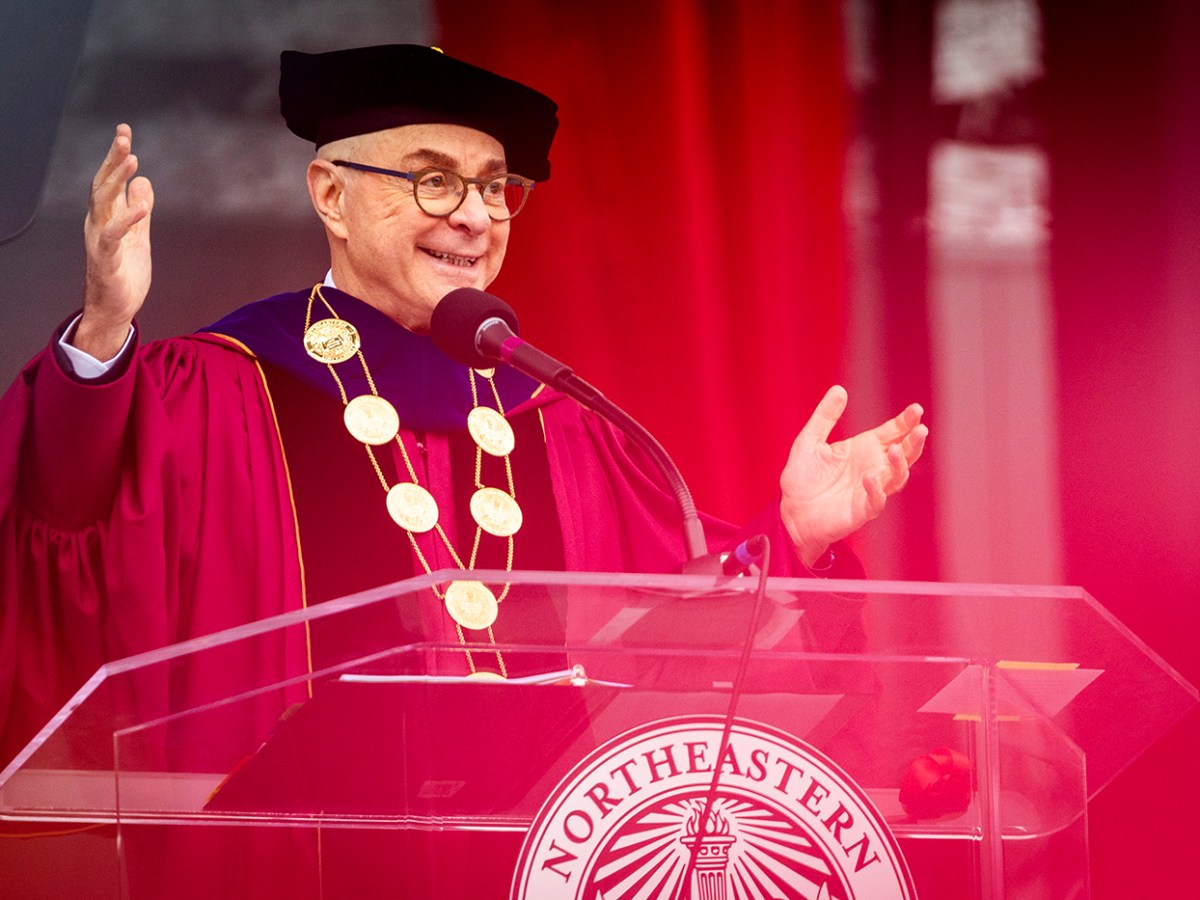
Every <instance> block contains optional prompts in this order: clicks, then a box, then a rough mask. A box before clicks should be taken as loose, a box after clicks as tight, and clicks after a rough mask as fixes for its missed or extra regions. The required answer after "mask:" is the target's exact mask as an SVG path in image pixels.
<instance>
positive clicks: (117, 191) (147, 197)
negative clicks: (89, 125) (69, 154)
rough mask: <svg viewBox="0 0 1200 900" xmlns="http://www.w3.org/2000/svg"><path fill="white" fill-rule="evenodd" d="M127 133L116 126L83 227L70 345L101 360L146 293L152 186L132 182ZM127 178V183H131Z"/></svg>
mask: <svg viewBox="0 0 1200 900" xmlns="http://www.w3.org/2000/svg"><path fill="white" fill-rule="evenodd" d="M137 167H138V160H137V157H136V156H134V155H133V130H132V129H131V128H130V127H129V126H128V125H124V124H122V125H118V126H117V132H116V135H115V136H114V137H113V142H112V146H111V147H109V149H108V155H107V156H105V157H104V162H103V163H101V165H100V169H99V171H97V172H96V177H95V178H94V179H93V180H92V195H91V200H90V202H89V204H88V214H87V218H86V219H85V220H84V223H83V242H84V247H85V248H86V250H87V273H86V277H85V280H84V293H83V317H82V318H81V319H80V321H79V327H78V328H76V330H75V335H74V337H73V338H72V339H71V343H72V344H73V345H74V346H76V347H78V348H79V349H80V350H83V351H84V352H85V353H88V354H90V355H92V356H94V357H95V358H96V359H98V360H101V361H102V362H106V361H108V360H110V359H112V358H113V357H114V356H116V355H117V353H118V352H120V349H121V346H122V345H123V344H124V343H125V339H126V337H127V336H128V334H129V324H130V323H131V322H132V321H133V317H134V316H135V315H137V312H138V310H139V309H141V308H142V303H143V302H144V301H145V299H146V294H147V293H148V292H149V290H150V212H151V210H153V208H154V188H153V187H151V185H150V180H149V179H148V178H145V177H138V178H134V175H135V174H136V173H137ZM131 179H132V180H131Z"/></svg>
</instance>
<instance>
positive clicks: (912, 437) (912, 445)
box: [900, 425, 929, 466]
mask: <svg viewBox="0 0 1200 900" xmlns="http://www.w3.org/2000/svg"><path fill="white" fill-rule="evenodd" d="M928 437H929V427H928V426H926V425H918V426H917V427H916V428H914V429H913V430H912V431H910V432H909V433H908V434H907V435H905V437H904V440H903V441H901V442H900V449H901V451H902V452H903V453H904V458H905V459H906V460H907V461H908V464H909V465H910V466H911V465H914V464H915V463H916V461H917V460H918V459H920V458H921V454H922V453H923V452H924V451H925V439H926V438H928Z"/></svg>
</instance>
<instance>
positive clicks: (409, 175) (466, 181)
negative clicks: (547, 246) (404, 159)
mask: <svg viewBox="0 0 1200 900" xmlns="http://www.w3.org/2000/svg"><path fill="white" fill-rule="evenodd" d="M330 162H331V163H333V165H335V166H342V167H343V168H346V169H354V170H355V171H358V172H373V173H375V174H376V175H391V176H393V177H395V178H403V179H405V180H406V181H408V182H409V183H410V184H411V185H412V189H413V200H415V201H416V204H417V208H418V209H419V210H421V212H423V213H425V215H427V216H432V217H433V218H435V219H446V218H449V217H450V216H452V215H454V214H455V213H456V212H458V210H459V209H461V208H462V205H463V204H464V203H466V202H467V191H468V190H469V189H470V187H471V185H473V184H474V185H477V186H478V187H479V195H480V197H482V196H483V188H484V186H485V185H489V184H491V183H492V182H494V181H499V180H500V179H502V178H505V179H507V178H515V179H516V180H517V181H519V182H521V185H522V186H523V187H524V188H525V192H524V193H523V194H522V195H521V205H520V206H518V207H517V208H516V210H515V211H514V212H513V213H511V214H510V215H508V216H506V217H504V218H503V219H497V218H496V217H495V216H493V215H492V213H491V207H490V206H488V204H487V202H486V201H485V202H484V204H483V205H484V208H485V209H487V210H488V218H489V219H491V220H492V221H493V222H511V221H512V220H513V219H515V218H516V217H517V213H519V212H520V211H521V210H523V209H524V208H525V204H526V203H528V202H529V194H530V193H531V192H532V191H533V188H534V186H535V185H536V184H537V182H535V181H532V180H531V179H529V178H525V177H523V176H521V175H515V174H513V173H512V172H505V173H503V174H500V175H493V176H492V177H491V178H468V177H467V176H466V175H462V174H460V173H458V172H455V171H454V170H453V169H442V168H439V167H438V166H428V167H426V168H424V169H416V170H415V171H412V172H400V171H398V170H396V169H384V168H382V167H380V166H369V165H367V164H366V163H356V162H350V161H349V160H346V159H333V160H330ZM432 172H438V173H440V174H442V175H453V176H454V177H455V178H457V179H458V180H459V183H460V184H462V193H461V194H460V195H459V198H458V203H456V204H455V205H454V208H453V209H450V210H448V211H446V212H444V213H431V212H430V211H429V210H427V209H426V208H425V207H424V206H422V205H421V198H420V197H418V196H417V180H418V179H419V178H421V177H422V176H424V175H428V174H430V173H432Z"/></svg>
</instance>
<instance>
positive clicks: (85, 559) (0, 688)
mask: <svg viewBox="0 0 1200 900" xmlns="http://www.w3.org/2000/svg"><path fill="white" fill-rule="evenodd" d="M323 291H324V295H325V296H326V298H327V299H329V301H330V302H331V303H332V304H333V305H334V308H335V310H336V312H337V314H338V315H339V316H340V317H342V318H344V319H347V320H348V321H350V322H352V323H353V324H354V325H355V326H356V328H357V329H358V330H359V332H360V333H361V334H362V337H363V352H364V355H365V357H366V359H367V361H368V365H369V366H370V369H371V372H372V376H373V378H374V379H375V380H376V381H377V383H378V385H379V392H380V394H381V395H382V396H385V397H387V398H388V399H389V400H391V401H392V402H393V403H394V405H395V406H396V407H397V409H398V412H399V414H400V417H401V426H402V439H403V440H404V441H405V446H406V447H407V448H409V456H410V459H411V460H413V464H414V465H415V466H416V467H417V468H418V469H419V481H420V482H421V483H422V484H424V485H425V486H427V487H428V488H429V489H430V490H431V492H432V493H433V494H434V495H435V497H436V498H437V499H438V501H439V507H440V508H441V510H442V515H443V522H444V523H445V525H446V530H447V533H448V534H450V535H451V539H452V541H454V542H455V543H456V545H457V546H458V547H459V548H460V553H462V552H463V550H464V549H465V547H466V546H469V543H470V536H471V533H472V532H473V530H474V529H473V524H472V523H471V521H470V519H469V517H468V514H467V513H466V498H467V496H468V495H469V493H470V491H471V490H473V485H472V483H471V476H470V474H469V473H468V472H466V471H465V470H466V469H467V468H468V467H469V466H470V465H473V462H474V456H473V451H472V449H471V448H472V446H473V445H471V444H470V442H469V441H470V439H469V437H468V436H467V435H466V433H465V430H464V424H465V415H466V412H467V411H469V409H470V406H471V403H472V401H471V397H470V393H469V383H468V381H467V371H466V369H465V367H462V366H461V365H458V364H455V363H452V362H451V361H450V360H448V359H446V358H445V357H444V356H442V355H441V354H440V352H439V351H437V350H436V349H435V348H434V347H433V346H432V343H431V342H430V341H429V340H428V338H426V337H423V336H418V335H414V334H411V333H410V332H407V331H406V330H404V329H403V328H401V327H400V326H398V325H397V324H395V323H394V322H392V321H391V320H390V319H388V318H387V317H385V316H383V315H382V314H380V313H379V312H378V311H377V310H375V309H373V308H372V307H370V306H368V305H366V304H364V303H362V302H360V301H358V300H356V299H355V298H353V297H350V296H349V295H346V294H344V293H342V292H339V291H337V290H334V289H331V288H324V289H323ZM308 295H309V292H308V291H307V290H305V291H300V292H297V293H293V294H283V295H279V296H276V297H273V298H270V299H268V300H264V301H260V302H259V303H255V304H251V305H250V306H247V307H243V308H242V309H241V310H239V311H237V312H235V313H234V314H232V315H231V316H228V317H226V318H225V319H223V320H221V321H220V322H218V323H215V324H214V325H213V326H211V327H210V328H209V329H206V330H205V331H204V332H200V333H197V334H194V335H190V336H186V337H178V338H172V339H168V340H163V341H155V342H152V343H149V344H145V345H141V346H137V347H135V348H134V349H133V351H132V353H131V354H129V356H128V358H127V360H126V361H125V362H124V363H123V364H120V365H118V366H117V367H116V368H115V369H114V370H113V371H112V372H111V373H110V374H109V376H106V377H105V378H103V379H100V380H99V381H96V382H83V381H80V380H78V379H76V378H74V377H73V376H71V375H70V374H68V372H67V371H65V370H64V366H63V364H62V361H61V360H59V359H58V357H57V351H56V349H55V347H56V341H55V342H52V343H51V346H50V347H49V348H48V349H47V350H45V351H43V352H42V353H41V354H39V355H38V356H37V357H36V358H35V359H34V360H33V361H32V362H31V363H30V364H29V365H28V366H27V367H26V368H25V369H24V370H23V372H22V373H21V375H20V376H19V378H18V379H17V381H16V382H15V384H14V385H13V386H12V388H11V389H10V390H9V392H8V393H7V394H6V395H5V396H4V398H3V400H0V506H2V508H3V516H2V518H0V559H3V564H2V566H0V728H2V737H0V760H4V761H7V760H8V759H9V758H11V757H12V755H13V754H14V753H15V752H16V751H18V750H19V749H20V748H21V746H23V745H24V744H25V743H26V742H27V741H28V740H29V739H30V738H31V737H32V736H33V734H35V733H36V731H37V730H38V729H39V728H40V727H41V726H42V725H43V724H44V723H45V722H46V721H47V719H48V718H49V716H50V715H51V714H53V713H54V712H55V711H56V710H57V709H59V708H60V706H61V705H62V704H63V703H64V702H65V701H66V700H67V699H68V698H69V697H70V696H71V694H72V693H73V692H74V691H75V690H76V689H77V688H78V687H79V686H80V685H81V684H82V683H83V682H84V681H85V680H86V679H87V678H88V677H90V676H91V674H92V673H93V672H94V671H95V670H96V668H97V667H98V666H99V665H100V664H101V663H103V662H105V661H107V660H112V659H116V658H120V657H124V656H129V655H132V654H135V653H139V652H142V651H145V650H149V649H152V648H155V647H160V646H163V645H166V644H170V643H172V642H176V641H180V640H184V639H187V638H191V637H196V636H200V635H204V634H209V633H212V632H215V631H218V630H222V629H226V628H230V627H233V626H235V625H239V624H242V623H245V622H249V621H253V620H256V619H260V618H263V617H265V616H270V615H274V614H278V613H282V612H286V611H290V610H295V609H298V608H300V607H301V606H302V605H305V604H307V603H312V602H320V601H321V600H327V599H330V598H331V597H334V596H338V595H341V594H346V593H350V592H352V591H354V590H359V589H363V588H366V587H371V586H374V585H375V584H380V583H387V582H388V581H391V580H396V579H398V578H401V577H405V576H407V575H411V574H414V573H420V572H422V571H423V567H422V565H421V564H420V563H419V561H417V560H416V558H415V557H414V555H413V553H412V551H411V549H410V548H409V544H408V540H407V537H406V536H405V535H404V533H403V532H402V531H401V530H400V529H399V528H398V527H397V526H396V525H395V524H394V523H393V522H391V520H390V519H389V518H388V517H387V515H386V508H385V505H384V499H383V498H384V493H383V489H382V487H381V486H380V485H379V483H378V479H377V476H376V475H375V473H374V472H373V471H372V470H371V468H370V466H369V462H368V460H367V459H366V455H365V453H364V451H363V449H362V446H361V445H360V444H358V443H357V442H356V441H354V439H353V438H351V437H350V436H349V435H348V434H347V433H346V432H345V430H344V428H341V427H340V423H339V420H340V416H341V410H342V403H341V400H340V398H339V397H338V395H337V392H336V386H335V383H334V380H333V378H332V377H331V376H330V375H329V373H328V371H327V369H326V367H325V366H324V365H322V364H320V363H317V362H315V361H314V360H312V359H311V358H309V357H308V356H307V355H306V354H305V353H304V351H303V348H302V341H301V337H302V334H303V331H304V320H305V306H306V302H307V299H308ZM326 315H327V313H326V312H325V311H324V309H323V308H322V307H321V305H320V304H319V303H318V304H316V305H315V306H314V315H313V317H314V319H316V318H324V317H325V316H326ZM56 340H57V336H56ZM338 372H339V375H340V376H342V378H343V380H344V382H345V384H346V388H347V391H348V393H349V395H350V396H355V395H357V394H358V393H362V392H363V391H364V390H366V387H365V377H364V376H363V373H362V371H361V368H360V367H359V366H358V363H357V361H355V360H351V361H347V362H345V363H342V364H339V366H338ZM496 382H497V386H498V389H499V391H500V396H501V400H502V402H503V403H504V405H505V411H506V413H507V417H508V418H509V420H510V422H511V423H512V424H513V427H514V430H515V431H516V433H517V436H518V447H517V449H516V450H515V451H514V453H513V461H514V480H515V485H516V491H517V495H518V499H519V500H521V502H522V508H523V510H524V514H525V522H526V524H525V525H523V526H522V531H521V532H518V535H517V537H516V550H515V561H514V566H515V567H516V568H527V569H538V568H563V569H566V570H575V571H598V572H604V571H610V572H622V571H643V572H670V571H678V569H679V567H680V565H681V564H682V562H683V560H684V550H683V545H682V539H681V536H680V528H679V513H678V510H677V507H676V504H675V500H674V496H673V495H672V494H671V493H670V491H669V490H668V489H667V487H666V484H665V481H664V480H663V478H662V477H661V475H660V474H659V473H658V471H657V469H656V468H655V467H654V465H653V464H652V463H651V462H650V460H649V459H648V458H647V457H646V455H645V454H644V453H643V452H642V451H641V450H640V449H639V448H637V447H636V446H634V445H632V444H631V443H630V442H629V441H628V440H627V439H626V438H625V436H624V435H622V434H621V433H619V432H618V431H617V430H616V429H614V428H612V427H611V426H610V425H609V424H608V423H607V422H605V421H604V420H602V419H600V418H599V417H598V416H596V415H595V414H593V413H591V412H590V411H587V410H584V409H582V408H581V407H579V406H578V405H577V404H576V403H575V402H574V401H571V400H569V399H567V398H565V397H562V396H560V395H559V394H557V393H556V392H554V391H553V390H550V389H542V388H540V387H539V386H537V385H535V384H533V383H532V382H530V381H529V380H528V379H526V378H525V377H524V376H521V375H519V374H518V373H515V372H513V371H511V370H508V369H507V368H506V367H501V369H500V370H499V371H498V372H497V376H496ZM479 386H480V393H479V398H480V402H481V403H483V404H484V405H494V401H493V400H492V398H491V397H490V395H489V392H488V391H486V390H485V389H483V382H482V380H479ZM379 454H380V457H381V466H382V467H383V468H384V469H386V470H387V471H388V474H389V478H390V479H391V480H392V481H394V480H396V479H397V478H398V477H399V476H398V475H397V473H398V472H400V471H401V466H402V465H403V461H402V459H401V458H400V455H399V453H398V451H397V449H396V448H395V446H394V444H393V445H392V446H391V447H390V448H387V449H386V450H380V451H379ZM488 465H489V466H491V474H490V476H489V477H488V478H487V479H485V480H486V483H488V484H491V485H495V486H499V487H502V488H503V487H504V484H503V479H502V478H501V477H498V476H497V469H496V465H497V463H496V461H494V460H493V461H490V462H489V463H488ZM403 480H407V479H406V478H405V479H403ZM345 498H352V499H350V500H348V501H346V503H347V504H348V505H347V506H346V507H345V508H344V509H342V507H341V504H342V502H343V500H344V499H345ZM339 509H341V511H342V513H343V514H344V517H339V515H338V510H339ZM704 521H705V528H706V531H707V537H708V540H709V543H710V546H711V547H712V548H713V549H718V548H725V547H729V546H732V545H733V544H734V543H735V542H736V541H737V540H738V539H739V538H740V537H741V536H744V535H746V534H752V533H757V532H763V533H766V534H767V535H768V536H769V537H770V538H771V540H772V545H773V547H774V550H775V553H774V556H773V565H772V572H773V574H797V575H800V574H806V570H805V569H804V567H803V565H801V564H800V562H799V560H798V559H797V557H796V556H795V554H794V552H793V551H792V548H791V545H790V542H789V541H788V539H787V535H786V531H785V529H784V528H783V525H782V523H781V522H780V520H779V515H778V507H777V503H775V504H771V505H769V506H768V507H766V508H765V509H764V511H763V513H761V514H760V515H759V516H757V517H756V518H755V520H754V521H752V522H751V523H749V524H748V525H747V526H746V527H745V528H737V527H734V526H731V525H729V524H727V523H724V522H720V521H717V520H715V519H712V518H706V519H705V520H704ZM347 522H353V523H355V527H354V528H353V529H351V528H348V527H347ZM464 522H465V523H466V524H465V525H464V524H463V523H464ZM485 538H486V536H485ZM490 541H491V547H492V549H491V550H487V551H485V558H484V559H483V560H481V561H480V562H479V564H478V565H479V567H484V566H492V567H496V568H502V567H503V561H502V559H503V557H502V555H501V556H497V555H496V554H497V552H498V551H497V549H496V548H497V547H499V546H501V545H502V543H503V542H501V541H498V540H497V539H495V538H491V539H490ZM418 542H419V544H420V546H421V547H422V548H423V550H424V552H425V554H426V557H427V560H428V562H429V565H430V566H431V568H433V569H438V568H443V567H453V561H452V560H451V559H450V557H449V555H448V554H447V553H446V551H445V550H444V548H443V547H442V546H441V544H440V543H439V542H438V541H437V540H436V539H435V537H434V536H433V535H432V534H428V535H424V536H422V537H419V538H418ZM485 543H486V541H485ZM347 553H355V554H357V555H356V556H355V557H354V558H355V559H356V560H361V561H363V563H362V565H354V566H349V567H348V566H346V565H344V564H343V563H344V561H345V559H346V554H347ZM487 554H490V556H489V555H487ZM839 561H840V564H841V566H842V568H840V569H839V571H838V572H837V573H836V574H838V575H842V576H854V575H857V574H860V573H859V571H858V570H857V564H856V562H855V561H854V560H853V557H852V555H850V554H846V553H843V554H839ZM430 600H431V602H430V603H429V604H428V605H427V606H426V607H425V608H424V609H423V612H422V615H423V617H424V618H423V621H424V627H425V628H426V630H427V633H428V634H429V635H430V636H431V637H433V638H434V639H448V640H453V637H449V636H450V635H452V634H453V631H452V627H451V626H450V625H449V622H448V618H447V616H446V615H445V613H444V611H443V610H442V609H441V608H440V606H439V605H438V604H436V603H434V602H432V600H433V598H432V596H431V598H430ZM504 616H508V617H509V618H508V619H507V620H505V619H504ZM542 618H543V617H541V616H539V615H528V616H525V617H524V618H522V616H521V615H520V614H519V611H515V610H509V609H506V610H504V614H503V616H502V619H501V620H500V621H498V623H497V631H498V634H497V637H498V639H500V640H505V639H512V640H520V639H521V634H520V629H521V626H522V622H524V623H525V624H526V625H529V626H531V627H532V626H533V624H534V623H536V622H538V621H541V619H542ZM506 623H507V624H506ZM506 628H509V629H512V630H509V631H507V632H506V631H505V629H506ZM278 652H279V653H281V654H297V653H304V652H306V651H305V648H304V647H300V646H282V645H281V646H280V647H279V648H278ZM244 664H245V666H247V667H249V668H254V667H260V668H261V670H262V671H261V672H259V673H258V674H259V675H261V676H262V677H266V676H267V675H268V674H269V672H270V671H271V670H272V669H273V668H275V667H276V666H277V665H278V660H272V659H261V658H260V659H247V660H245V661H244ZM246 676H247V673H246V672H244V671H243V672H229V673H228V678H229V679H230V684H235V683H238V680H239V679H242V678H244V677H246ZM165 689H166V688H164V690H165ZM179 689H180V686H179V685H173V686H172V688H171V690H179ZM183 689H184V690H186V686H184V688H183ZM274 714H277V710H276V711H275V712H274ZM264 715H268V716H269V715H272V712H271V710H270V709H267V710H264Z"/></svg>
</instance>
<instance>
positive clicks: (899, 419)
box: [779, 385, 929, 566]
mask: <svg viewBox="0 0 1200 900" xmlns="http://www.w3.org/2000/svg"><path fill="white" fill-rule="evenodd" d="M847 399H848V398H847V396H846V389H845V388H843V387H841V386H840V385H835V386H833V387H831V388H830V389H829V390H828V391H826V393H825V396H824V397H823V398H822V399H821V402H820V403H818V404H817V408H816V410H815V411H814V412H813V414H812V418H810V419H809V420H808V423H807V424H806V425H805V426H804V427H803V428H802V429H801V430H800V434H799V435H797V437H796V440H795V441H794V442H793V443H792V450H791V453H789V454H788V460H787V464H786V465H785V466H784V468H783V474H782V475H781V476H780V478H779V486H780V488H781V490H782V491H783V500H782V502H781V503H780V514H781V515H782V517H783V523H784V525H785V526H786V528H787V530H788V534H790V535H791V538H792V542H793V543H794V544H795V545H796V550H797V551H798V552H799V554H800V559H801V560H802V561H803V562H804V564H805V565H809V566H811V565H812V564H813V563H814V562H816V561H817V559H818V558H820V556H821V554H823V553H824V552H825V550H826V549H827V548H828V547H829V545H830V544H832V543H833V542H834V541H837V540H841V539H842V538H844V537H846V536H847V535H849V534H851V533H853V532H855V531H857V530H858V529H859V528H861V527H862V526H863V525H864V524H866V523H867V522H869V521H870V520H871V519H874V518H875V517H876V516H878V515H879V514H880V513H881V512H883V508H884V505H885V504H886V503H887V498H888V497H889V496H890V495H892V494H894V493H896V491H898V490H900V489H901V488H902V487H904V485H905V483H906V482H907V481H908V471H909V468H910V467H911V466H912V465H913V463H915V462H916V461H917V460H918V459H919V458H920V456H921V451H922V450H923V449H924V447H925V438H926V437H927V436H928V435H929V429H928V428H927V427H926V426H924V425H922V424H921V416H922V415H923V413H924V410H922V409H921V407H920V406H919V405H918V404H916V403H914V404H912V405H911V406H909V407H908V408H906V409H905V410H904V412H902V413H900V415H898V416H896V417H895V418H894V419H889V420H888V421H887V422H884V423H883V424H882V425H879V426H877V427H875V428H872V429H871V430H870V431H864V432H862V433H861V434H856V435H855V436H854V437H851V438H847V439H846V440H844V441H838V442H837V443H834V444H830V443H828V439H829V434H830V432H831V431H833V427H834V425H836V424H837V422H838V420H839V419H840V418H841V417H842V413H843V412H845V410H846V402H847Z"/></svg>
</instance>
